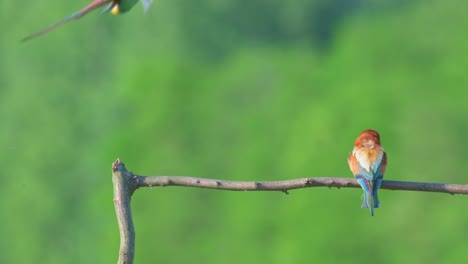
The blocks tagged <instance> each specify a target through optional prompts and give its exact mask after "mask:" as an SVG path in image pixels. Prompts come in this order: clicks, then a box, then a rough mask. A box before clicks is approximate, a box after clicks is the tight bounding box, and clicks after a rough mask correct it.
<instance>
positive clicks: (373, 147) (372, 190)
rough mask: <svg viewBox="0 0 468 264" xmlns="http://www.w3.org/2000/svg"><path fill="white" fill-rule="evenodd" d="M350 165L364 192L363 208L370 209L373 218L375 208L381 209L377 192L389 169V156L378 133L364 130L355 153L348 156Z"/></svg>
mask: <svg viewBox="0 0 468 264" xmlns="http://www.w3.org/2000/svg"><path fill="white" fill-rule="evenodd" d="M348 164H349V168H350V169H351V172H352V173H353V174H354V177H355V178H356V180H357V181H358V182H359V184H360V185H361V187H362V189H363V190H364V197H363V201H362V208H369V210H370V213H371V215H372V216H373V215H374V208H379V207H380V202H379V198H378V196H377V191H378V190H379V188H380V185H381V184H382V180H383V177H384V173H385V169H386V167H387V154H386V153H385V152H384V149H383V148H382V146H381V145H380V135H379V133H378V132H377V131H375V130H364V131H363V132H362V133H361V134H360V135H359V136H358V137H357V139H356V141H355V142H354V148H353V151H352V152H351V154H349V156H348Z"/></svg>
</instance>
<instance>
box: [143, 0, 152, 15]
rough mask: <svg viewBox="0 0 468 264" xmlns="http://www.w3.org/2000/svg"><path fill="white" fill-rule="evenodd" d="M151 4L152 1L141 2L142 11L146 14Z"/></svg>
mask: <svg viewBox="0 0 468 264" xmlns="http://www.w3.org/2000/svg"><path fill="white" fill-rule="evenodd" d="M152 3H153V0H141V4H142V5H143V11H144V12H145V13H146V12H147V11H148V9H149V7H150V6H151V4H152Z"/></svg>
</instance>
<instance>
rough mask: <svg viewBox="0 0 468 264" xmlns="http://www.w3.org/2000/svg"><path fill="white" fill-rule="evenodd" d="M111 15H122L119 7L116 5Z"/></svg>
mask: <svg viewBox="0 0 468 264" xmlns="http://www.w3.org/2000/svg"><path fill="white" fill-rule="evenodd" d="M111 14H113V15H118V14H120V9H119V5H115V6H114V7H113V8H112V9H111Z"/></svg>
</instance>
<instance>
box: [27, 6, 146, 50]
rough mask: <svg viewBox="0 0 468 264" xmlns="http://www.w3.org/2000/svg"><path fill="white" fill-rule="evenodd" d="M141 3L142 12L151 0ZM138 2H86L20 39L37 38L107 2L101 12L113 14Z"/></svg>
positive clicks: (121, 11) (124, 10) (122, 11)
mask: <svg viewBox="0 0 468 264" xmlns="http://www.w3.org/2000/svg"><path fill="white" fill-rule="evenodd" d="M140 1H141V3H142V4H143V10H144V13H146V11H148V9H149V7H150V5H151V4H152V2H153V0H140ZM137 2H138V0H94V1H93V2H91V3H90V4H88V5H87V6H86V7H85V8H83V9H82V10H80V11H78V12H75V13H73V14H71V15H70V16H68V17H66V18H64V19H62V20H60V21H59V22H56V23H55V24H52V25H50V26H48V27H47V28H45V29H43V30H40V31H38V32H36V33H33V34H31V35H29V36H27V37H25V38H23V39H22V41H23V42H24V41H28V40H31V39H34V38H37V37H39V36H41V35H43V34H45V33H47V32H49V31H52V30H54V29H55V28H57V27H59V26H61V25H63V24H65V23H67V22H69V21H71V20H75V19H79V18H81V17H82V16H84V15H86V14H87V13H89V12H91V11H93V10H95V9H97V8H99V7H101V6H104V5H106V4H107V6H106V7H105V8H104V9H103V10H102V13H105V12H110V13H111V14H113V15H118V14H122V13H125V12H127V11H129V10H130V9H132V7H133V6H134V5H135V4H136V3H137Z"/></svg>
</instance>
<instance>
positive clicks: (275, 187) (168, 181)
mask: <svg viewBox="0 0 468 264" xmlns="http://www.w3.org/2000/svg"><path fill="white" fill-rule="evenodd" d="M112 172H113V177H112V179H113V183H114V203H115V211H116V213H117V220H118V222H119V230H120V252H119V261H118V264H132V263H133V256H134V249H135V231H134V227H133V220H132V214H131V210H130V200H131V196H132V194H133V192H134V191H135V190H136V189H138V188H140V187H165V186H185V187H197V188H206V189H216V190H229V191H280V192H284V193H285V194H288V191H289V190H293V189H300V188H308V187H329V188H332V187H337V188H342V187H343V188H344V187H347V188H361V187H360V186H359V184H358V183H357V181H356V180H355V179H354V178H332V177H317V178H315V177H314V178H301V179H292V180H285V181H224V180H215V179H205V178H197V177H189V176H138V175H135V174H132V173H130V172H129V171H127V169H126V168H125V165H124V164H123V163H122V162H121V161H120V160H117V161H116V162H114V164H113V165H112ZM380 188H381V189H387V190H403V191H420V192H441V193H449V194H468V185H461V184H445V183H426V182H404V181H383V183H382V186H381V187H380Z"/></svg>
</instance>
